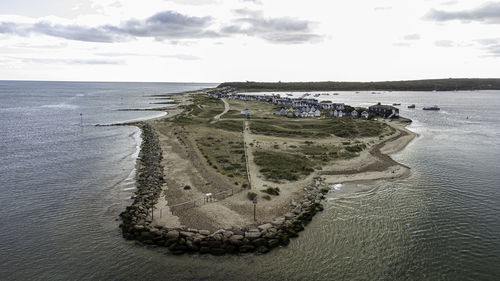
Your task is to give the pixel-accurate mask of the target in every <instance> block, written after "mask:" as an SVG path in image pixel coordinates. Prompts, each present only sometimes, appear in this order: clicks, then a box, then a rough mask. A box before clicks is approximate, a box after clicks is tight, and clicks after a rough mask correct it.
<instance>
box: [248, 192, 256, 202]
mask: <svg viewBox="0 0 500 281" xmlns="http://www.w3.org/2000/svg"><path fill="white" fill-rule="evenodd" d="M255 197H257V193H255V192H251V191H249V192H248V193H247V198H248V200H253V199H255Z"/></svg>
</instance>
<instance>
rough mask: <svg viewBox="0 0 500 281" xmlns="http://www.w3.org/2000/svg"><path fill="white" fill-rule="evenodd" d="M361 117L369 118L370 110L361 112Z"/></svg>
mask: <svg viewBox="0 0 500 281" xmlns="http://www.w3.org/2000/svg"><path fill="white" fill-rule="evenodd" d="M361 117H363V118H366V119H368V112H367V111H363V112H361Z"/></svg>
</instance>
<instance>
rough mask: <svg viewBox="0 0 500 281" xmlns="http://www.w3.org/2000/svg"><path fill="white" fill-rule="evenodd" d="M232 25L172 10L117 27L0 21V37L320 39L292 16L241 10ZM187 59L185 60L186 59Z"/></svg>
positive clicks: (287, 41) (108, 40)
mask: <svg viewBox="0 0 500 281" xmlns="http://www.w3.org/2000/svg"><path fill="white" fill-rule="evenodd" d="M235 13H236V14H237V15H239V17H237V18H236V19H234V20H232V21H231V24H226V25H223V27H222V28H221V30H213V29H211V25H212V24H213V19H212V18H211V17H209V16H206V17H194V16H187V15H183V14H179V13H177V12H173V11H164V12H160V13H157V14H155V15H153V16H151V17H149V18H146V19H130V20H127V21H124V22H122V23H121V24H118V25H101V26H96V27H89V26H83V25H76V24H73V25H64V24H53V23H50V22H47V21H39V22H36V23H34V24H23V23H14V22H1V21H0V34H14V35H18V36H29V35H30V34H42V35H48V36H53V37H58V38H63V39H68V40H77V41H84V42H100V43H113V42H123V41H129V40H133V39H136V38H139V37H149V38H155V39H156V40H159V41H162V40H169V41H170V42H171V43H172V44H179V42H186V40H189V39H191V40H197V39H200V38H221V37H228V36H231V35H238V34H241V35H247V36H252V37H258V38H261V39H264V40H266V41H269V42H273V43H284V44H299V43H306V42H314V41H318V40H319V39H321V36H319V35H317V34H315V33H314V32H313V30H312V25H313V24H314V23H313V22H311V21H307V20H301V19H296V18H291V17H280V18H266V17H264V16H263V14H262V12H260V11H253V10H246V9H240V10H236V11H235ZM185 58H186V57H185Z"/></svg>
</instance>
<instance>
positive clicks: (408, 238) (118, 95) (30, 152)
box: [0, 81, 500, 280]
mask: <svg viewBox="0 0 500 281" xmlns="http://www.w3.org/2000/svg"><path fill="white" fill-rule="evenodd" d="M213 86H215V85H214V84H200V83H94V82H29V81H0V280H499V278H500V160H499V159H500V114H499V109H500V91H453V92H440V91H437V92H398V91H393V92H384V91H379V92H375V93H372V92H337V95H333V92H325V93H323V94H324V95H321V98H322V99H331V100H333V101H335V102H344V103H346V104H349V105H353V106H369V105H372V104H375V103H377V102H381V103H384V104H392V103H401V106H398V107H399V108H400V114H401V115H402V116H404V117H407V118H410V119H412V120H413V123H412V124H411V125H410V126H409V127H408V129H409V130H411V131H413V132H415V133H416V134H418V137H416V138H415V139H414V140H413V141H412V142H411V143H410V144H409V145H408V146H407V147H406V148H405V149H404V150H402V151H400V152H398V153H396V154H393V155H392V157H393V158H394V159H395V160H396V161H398V162H401V163H403V164H405V165H407V166H409V167H411V171H412V173H411V175H410V176H409V177H407V178H404V179H395V180H390V181H387V180H380V181H374V182H363V183H341V182H339V183H337V184H335V185H332V188H331V191H330V192H329V193H328V194H327V198H326V200H325V202H324V206H325V210H324V211H323V212H322V213H320V214H318V215H316V216H315V217H314V219H313V221H312V222H311V223H310V224H309V225H308V226H307V227H306V229H305V231H303V232H301V233H300V235H299V237H298V238H296V239H292V240H291V243H290V245H289V246H287V247H282V248H278V249H276V250H273V251H271V252H270V253H268V254H265V255H257V254H244V255H227V256H222V257H216V256H211V255H199V254H191V255H188V254H185V255H182V256H173V255H171V254H170V253H168V251H167V250H166V249H165V248H157V247H154V246H143V245H139V244H137V243H136V242H134V241H127V240H125V239H123V238H122V236H121V233H120V229H119V227H118V225H119V223H120V222H119V220H118V215H119V213H120V212H121V211H123V210H124V208H125V207H126V206H127V205H128V204H130V197H131V195H132V194H133V192H134V191H135V190H136V187H135V181H134V177H135V161H136V159H137V156H138V153H139V147H140V142H141V137H140V130H139V129H138V128H136V127H132V126H95V125H97V124H113V123H119V122H127V121H133V120H142V119H148V118H154V117H159V116H161V115H162V114H164V113H163V112H159V111H122V110H120V109H130V108H134V109H148V108H154V107H158V106H164V105H159V104H156V103H158V102H161V101H162V100H159V99H158V97H155V95H160V94H171V93H176V92H182V91H189V90H196V89H201V88H207V87H213ZM410 104H415V105H416V108H415V109H408V108H407V106H408V105H410ZM433 105H438V106H440V107H441V110H440V111H424V110H422V107H423V106H433ZM165 153H168V152H165ZM167 176H168V175H167ZM257 212H258V206H257Z"/></svg>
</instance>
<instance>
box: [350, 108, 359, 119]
mask: <svg viewBox="0 0 500 281" xmlns="http://www.w3.org/2000/svg"><path fill="white" fill-rule="evenodd" d="M351 117H352V118H358V117H359V113H358V111H357V110H356V109H354V110H353V111H351Z"/></svg>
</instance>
